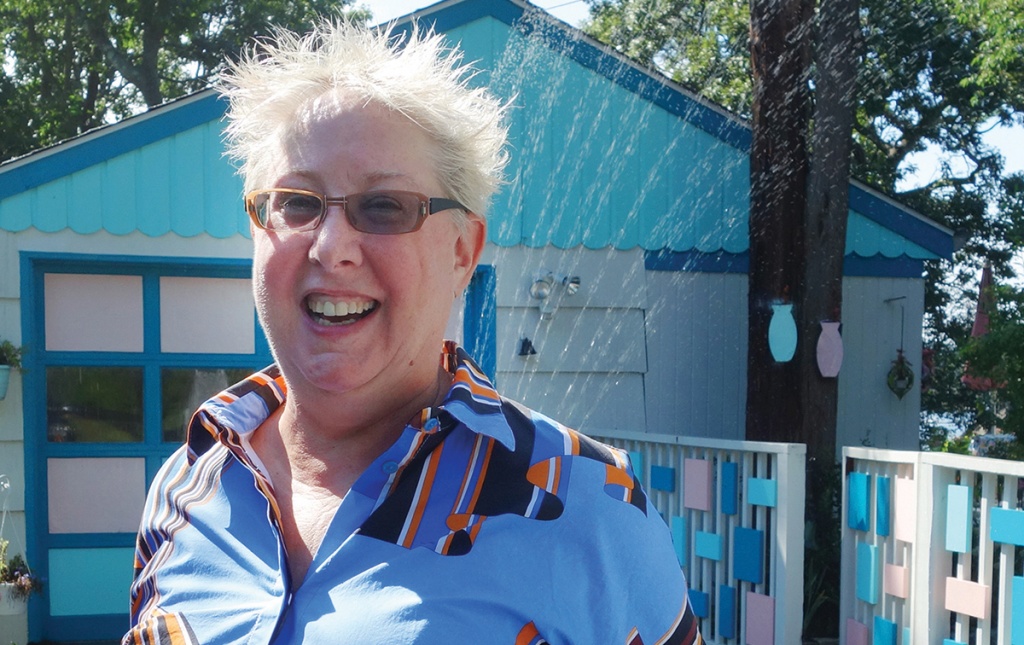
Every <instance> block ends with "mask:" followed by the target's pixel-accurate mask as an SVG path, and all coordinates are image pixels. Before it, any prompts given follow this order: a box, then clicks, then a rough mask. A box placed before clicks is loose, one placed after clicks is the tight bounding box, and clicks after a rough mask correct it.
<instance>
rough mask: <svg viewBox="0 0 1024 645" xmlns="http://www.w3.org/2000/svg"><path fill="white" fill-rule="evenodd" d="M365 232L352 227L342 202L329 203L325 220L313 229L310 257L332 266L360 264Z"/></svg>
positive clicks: (325, 265)
mask: <svg viewBox="0 0 1024 645" xmlns="http://www.w3.org/2000/svg"><path fill="white" fill-rule="evenodd" d="M365 235H366V234H365V233H361V232H359V231H357V230H356V229H354V228H353V227H352V224H350V223H349V221H348V217H347V215H346V214H345V207H344V206H343V205H341V204H337V203H335V204H328V206H327V214H326V215H325V216H324V220H323V221H322V222H321V223H320V226H318V227H317V228H316V229H315V230H314V231H313V240H312V242H311V243H310V248H309V259H310V260H311V261H313V262H317V263H319V264H320V265H322V266H324V267H326V268H331V267H334V266H337V265H340V264H359V263H360V262H361V261H362V241H363V236H365Z"/></svg>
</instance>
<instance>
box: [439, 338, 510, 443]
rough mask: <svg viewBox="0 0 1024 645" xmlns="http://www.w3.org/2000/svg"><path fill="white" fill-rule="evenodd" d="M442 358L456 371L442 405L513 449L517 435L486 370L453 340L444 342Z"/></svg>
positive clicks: (473, 428)
mask: <svg viewBox="0 0 1024 645" xmlns="http://www.w3.org/2000/svg"><path fill="white" fill-rule="evenodd" d="M442 361H443V362H444V366H445V369H447V370H448V371H449V372H453V374H454V375H453V378H452V386H451V388H450V389H449V390H448V396H446V397H445V400H444V403H442V404H441V409H442V410H446V411H447V412H448V413H450V414H451V415H452V416H453V417H455V418H456V419H458V420H459V421H461V422H462V423H463V424H464V425H465V426H466V427H468V428H469V429H470V430H472V431H473V432H476V433H478V434H482V435H485V436H487V437H490V438H492V439H495V440H497V441H499V442H501V444H502V445H504V446H505V447H506V448H508V449H509V450H515V447H516V440H515V436H514V435H513V434H512V428H510V427H509V425H508V421H507V420H505V415H504V414H503V413H502V410H501V396H500V395H499V394H498V392H497V391H496V390H495V389H494V386H493V385H492V384H491V381H490V379H488V378H487V376H486V375H485V374H484V373H483V370H481V369H480V367H479V366H478V365H477V364H476V363H474V362H473V359H472V358H470V357H469V354H467V353H466V350H464V349H462V348H461V347H459V346H458V345H457V344H456V343H455V342H454V341H450V340H446V341H445V343H444V355H443V357H442Z"/></svg>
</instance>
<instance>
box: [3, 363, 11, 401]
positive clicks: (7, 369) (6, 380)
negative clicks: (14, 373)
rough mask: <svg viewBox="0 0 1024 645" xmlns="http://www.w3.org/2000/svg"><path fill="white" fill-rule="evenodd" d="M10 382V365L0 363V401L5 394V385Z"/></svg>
mask: <svg viewBox="0 0 1024 645" xmlns="http://www.w3.org/2000/svg"><path fill="white" fill-rule="evenodd" d="M10 382H11V366H10V365H0V401H3V400H4V397H5V396H7V386H8V385H9V384H10Z"/></svg>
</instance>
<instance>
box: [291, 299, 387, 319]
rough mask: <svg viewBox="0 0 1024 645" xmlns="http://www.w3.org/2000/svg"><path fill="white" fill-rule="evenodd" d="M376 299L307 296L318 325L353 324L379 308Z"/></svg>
mask: <svg viewBox="0 0 1024 645" xmlns="http://www.w3.org/2000/svg"><path fill="white" fill-rule="evenodd" d="M378 304H379V303H378V302H377V301H376V300H335V299H333V298H327V297H325V296H309V297H308V298H306V310H307V311H308V312H309V317H310V318H312V319H313V322H315V323H316V324H318V325H324V326H325V327H326V326H333V325H351V324H352V323H354V322H356V321H358V320H361V319H363V318H365V317H367V316H368V315H370V313H371V312H372V311H373V310H374V309H376V308H377V305H378Z"/></svg>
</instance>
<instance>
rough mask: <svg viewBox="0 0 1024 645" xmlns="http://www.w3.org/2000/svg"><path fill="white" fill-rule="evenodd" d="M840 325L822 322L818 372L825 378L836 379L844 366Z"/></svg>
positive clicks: (829, 321) (819, 338)
mask: <svg viewBox="0 0 1024 645" xmlns="http://www.w3.org/2000/svg"><path fill="white" fill-rule="evenodd" d="M839 325H840V323H838V322H835V321H831V320H823V321H821V335H820V336H818V371H819V372H821V375H822V376H824V377H825V378H835V377H836V376H838V375H839V368H840V367H842V365H843V337H842V336H840V335H839Z"/></svg>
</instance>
